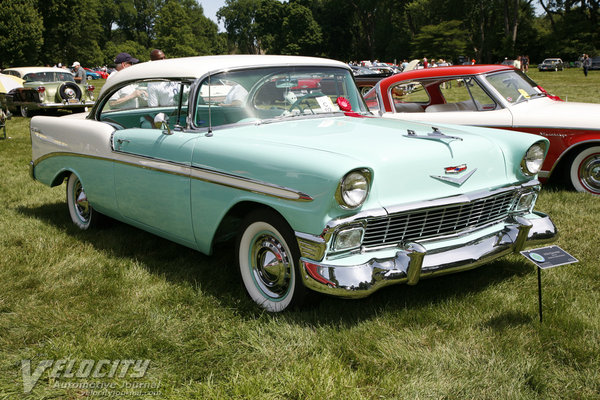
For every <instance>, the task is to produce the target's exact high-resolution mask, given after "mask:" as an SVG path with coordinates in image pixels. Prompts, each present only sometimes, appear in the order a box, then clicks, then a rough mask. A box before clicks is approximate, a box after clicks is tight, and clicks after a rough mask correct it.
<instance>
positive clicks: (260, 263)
mask: <svg viewBox="0 0 600 400" xmlns="http://www.w3.org/2000/svg"><path fill="white" fill-rule="evenodd" d="M291 268H292V266H291V264H290V260H289V257H288V254H287V252H286V250H285V248H284V247H283V245H282V244H281V242H279V240H278V239H277V238H276V237H274V236H272V235H270V234H261V235H259V236H258V237H257V238H256V239H255V240H254V243H253V245H252V247H251V249H250V269H251V271H252V275H253V278H254V281H255V282H256V284H257V286H258V287H259V288H260V290H261V291H262V292H263V293H264V294H265V295H267V296H268V297H271V298H273V299H281V298H283V297H285V295H286V294H287V292H288V290H289V287H290V279H291Z"/></svg>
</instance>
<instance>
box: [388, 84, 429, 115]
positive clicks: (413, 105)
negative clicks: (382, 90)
mask: <svg viewBox="0 0 600 400" xmlns="http://www.w3.org/2000/svg"><path fill="white" fill-rule="evenodd" d="M390 98H391V101H392V104H393V105H394V108H395V110H396V112H399V113H403V112H410V113H413V112H423V109H424V107H425V106H426V105H427V104H429V102H430V101H431V99H430V98H429V93H427V90H425V87H424V86H423V85H422V84H421V83H420V82H417V81H412V82H402V83H400V84H398V85H396V86H393V87H392V88H391V89H390Z"/></svg>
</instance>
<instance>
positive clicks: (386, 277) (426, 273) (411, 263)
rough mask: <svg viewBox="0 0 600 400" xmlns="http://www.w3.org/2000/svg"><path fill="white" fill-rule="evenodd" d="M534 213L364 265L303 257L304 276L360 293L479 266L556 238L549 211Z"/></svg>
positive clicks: (346, 293) (330, 288) (344, 293)
mask: <svg viewBox="0 0 600 400" xmlns="http://www.w3.org/2000/svg"><path fill="white" fill-rule="evenodd" d="M535 214H536V215H537V216H538V218H532V219H527V218H524V217H515V218H514V223H510V224H506V225H505V226H504V228H503V229H502V230H500V231H498V232H494V233H491V234H487V235H484V236H480V237H477V238H475V239H473V240H471V241H469V242H467V243H464V244H461V245H453V246H448V247H441V248H436V249H435V250H427V249H426V247H425V245H423V244H420V243H418V242H412V243H407V244H406V245H404V246H403V247H402V248H398V250H397V251H396V254H395V256H394V257H389V258H383V259H378V258H373V259H371V260H369V261H368V262H366V263H363V264H360V265H343V266H340V265H331V264H327V263H324V262H315V261H312V260H310V259H307V258H301V277H302V281H303V283H304V285H305V286H306V287H308V288H310V289H312V290H315V291H317V292H321V293H326V294H330V295H334V296H339V297H348V298H360V297H366V296H368V295H370V294H372V293H373V292H375V291H377V290H378V289H381V288H382V287H384V286H388V285H394V284H400V283H406V284H409V285H415V284H416V283H417V282H418V281H419V279H421V278H430V277H434V276H438V275H443V274H449V273H454V272H459V271H464V270H468V269H472V268H476V267H479V266H480V265H482V264H485V263H488V262H490V261H492V260H494V259H496V258H498V257H502V256H505V255H507V254H510V253H518V252H519V251H521V250H523V249H524V248H525V247H531V246H536V245H540V244H544V243H549V242H552V241H554V240H555V239H556V235H557V231H556V227H555V226H554V223H553V222H552V220H551V219H550V217H548V216H547V215H545V214H542V213H539V212H535Z"/></svg>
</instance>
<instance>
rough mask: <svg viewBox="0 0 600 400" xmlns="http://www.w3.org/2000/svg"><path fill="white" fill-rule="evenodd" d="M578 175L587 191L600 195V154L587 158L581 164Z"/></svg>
mask: <svg viewBox="0 0 600 400" xmlns="http://www.w3.org/2000/svg"><path fill="white" fill-rule="evenodd" d="M578 175H579V181H580V182H581V184H582V185H583V187H584V188H585V189H586V190H587V191H589V192H592V193H596V194H598V193H600V154H599V153H595V154H592V155H590V156H588V157H586V158H585V159H584V160H583V161H582V162H581V164H579V170H578Z"/></svg>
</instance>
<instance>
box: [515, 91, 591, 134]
mask: <svg viewBox="0 0 600 400" xmlns="http://www.w3.org/2000/svg"><path fill="white" fill-rule="evenodd" d="M510 110H511V113H512V114H513V124H514V126H515V128H518V127H547V128H563V129H574V128H575V129H588V130H589V129H599V127H600V104H592V103H575V102H566V101H554V100H551V99H548V98H540V99H533V100H530V101H524V102H521V103H519V104H516V105H514V106H512V107H511V108H510Z"/></svg>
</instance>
